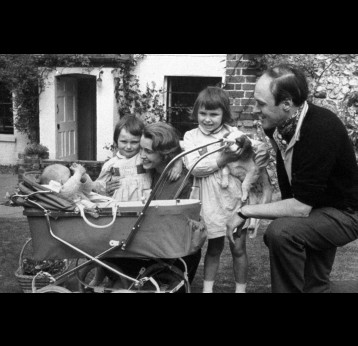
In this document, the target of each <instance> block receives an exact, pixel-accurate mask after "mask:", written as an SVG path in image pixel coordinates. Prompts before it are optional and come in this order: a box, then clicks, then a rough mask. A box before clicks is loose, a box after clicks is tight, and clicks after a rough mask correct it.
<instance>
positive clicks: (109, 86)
mask: <svg viewBox="0 0 358 346" xmlns="http://www.w3.org/2000/svg"><path fill="white" fill-rule="evenodd" d="M112 70H113V68H94V69H92V70H90V71H88V70H86V69H85V68H59V67H58V68H57V72H56V71H54V72H51V73H50V74H49V75H48V78H47V82H46V87H45V90H44V91H43V92H42V93H41V95H40V143H41V144H43V145H45V146H47V147H48V148H49V155H50V159H55V158H56V140H55V138H56V117H55V109H56V107H55V104H56V100H55V97H56V94H55V77H56V76H60V75H69V74H87V75H94V76H96V77H98V76H99V72H100V71H103V73H102V74H101V79H102V82H97V102H96V104H97V108H96V112H97V160H98V161H103V160H106V159H107V158H108V156H109V155H111V153H110V151H108V150H106V149H104V147H105V146H106V145H108V144H111V143H112V137H113V130H114V122H113V119H114V117H115V115H116V110H115V107H114V81H113V74H112Z"/></svg>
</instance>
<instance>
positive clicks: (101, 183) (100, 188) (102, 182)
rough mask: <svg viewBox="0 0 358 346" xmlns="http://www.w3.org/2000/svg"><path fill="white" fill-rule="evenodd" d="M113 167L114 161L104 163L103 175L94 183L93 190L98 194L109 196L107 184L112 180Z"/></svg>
mask: <svg viewBox="0 0 358 346" xmlns="http://www.w3.org/2000/svg"><path fill="white" fill-rule="evenodd" d="M112 165H113V161H112V160H109V161H107V162H105V163H104V165H103V166H102V169H101V173H100V174H99V176H98V178H97V179H96V180H95V181H94V188H93V190H94V191H96V192H97V193H99V194H101V195H104V196H106V195H107V191H106V190H107V184H108V183H109V182H110V181H111V179H112V173H111V167H112Z"/></svg>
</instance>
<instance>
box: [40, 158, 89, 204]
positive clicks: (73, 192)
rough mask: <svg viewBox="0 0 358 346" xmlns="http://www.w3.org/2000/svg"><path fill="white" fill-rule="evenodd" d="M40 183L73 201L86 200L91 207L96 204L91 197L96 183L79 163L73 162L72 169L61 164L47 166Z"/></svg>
mask: <svg viewBox="0 0 358 346" xmlns="http://www.w3.org/2000/svg"><path fill="white" fill-rule="evenodd" d="M71 170H72V171H73V175H72V176H71ZM40 184H41V185H43V186H44V187H47V188H48V189H50V190H52V191H54V192H57V193H59V194H61V195H62V196H63V197H65V198H68V199H69V200H71V201H73V202H84V204H85V206H87V207H90V208H91V207H94V206H95V204H94V203H92V202H90V199H89V196H90V194H91V193H92V189H93V188H94V183H93V181H92V179H91V177H90V176H89V175H88V174H87V173H86V169H85V168H84V167H83V166H82V165H80V164H78V163H73V164H72V165H71V167H70V169H69V168H67V167H66V166H64V165H60V164H53V165H50V166H47V167H46V168H45V169H44V171H43V173H42V175H41V176H40Z"/></svg>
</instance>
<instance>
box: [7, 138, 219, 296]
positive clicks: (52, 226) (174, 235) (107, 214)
mask: <svg viewBox="0 0 358 346" xmlns="http://www.w3.org/2000/svg"><path fill="white" fill-rule="evenodd" d="M220 141H222V140H219V141H215V142H213V143H211V144H215V143H217V142H220ZM211 144H209V145H211ZM205 146H208V145H205ZM202 147H204V146H202ZM200 148H201V147H198V148H196V149H195V150H198V149H200ZM224 148H225V146H223V147H222V148H221V149H220V150H222V149H224ZM192 151H194V150H191V151H190V152H192ZM216 151H218V149H216V150H214V151H212V152H210V153H208V154H211V153H214V152H216ZM187 153H189V152H186V153H182V154H180V155H178V156H177V157H176V158H174V159H173V160H172V161H171V162H170V163H169V164H168V165H167V167H166V168H165V170H164V172H163V173H162V176H164V174H165V173H166V172H167V170H168V168H169V167H170V166H171V165H172V164H173V162H174V161H175V160H177V159H179V158H181V157H182V156H184V155H185V154H187ZM208 154H207V155H208ZM204 157H205V156H204ZM204 157H202V158H204ZM202 158H201V159H202ZM198 161H200V159H199V160H198ZM190 172H191V171H189V172H188V174H187V177H188V176H189V174H190ZM40 174H41V172H39V171H35V172H27V173H25V174H24V181H23V182H22V183H20V184H19V190H20V192H21V193H22V195H21V194H17V195H16V194H15V196H14V198H15V202H14V203H15V204H17V205H22V206H24V215H26V216H27V219H28V223H29V228H30V233H31V238H32V247H33V258H34V259H35V260H47V259H66V260H67V259H79V258H85V259H86V261H85V262H83V263H82V264H80V265H79V266H77V267H75V268H72V269H71V270H69V271H68V272H66V273H64V274H62V275H61V276H60V277H59V278H57V279H54V280H53V281H54V285H55V286H56V285H59V284H61V283H63V282H64V281H65V280H66V278H67V277H69V276H71V275H72V274H74V273H78V272H80V271H81V269H83V268H84V267H86V266H88V265H90V264H92V265H93V264H97V265H100V266H103V267H105V268H106V269H107V270H110V271H111V272H113V273H115V274H117V275H119V276H120V277H122V278H123V277H124V278H126V279H129V281H131V282H132V285H130V287H132V286H133V284H134V287H135V288H136V292H141V290H140V288H141V287H142V286H143V285H144V283H145V282H147V281H148V280H149V281H151V282H152V283H153V286H154V287H155V289H154V290H152V291H155V292H161V291H163V290H162V289H161V288H160V287H159V285H158V284H157V282H156V281H155V279H154V278H153V277H147V276H145V273H144V276H143V275H141V274H139V275H138V276H137V277H136V278H133V277H128V276H127V275H126V274H125V273H121V272H120V271H119V270H118V268H113V267H110V266H108V265H107V264H106V263H105V262H104V261H102V258H106V257H113V258H116V257H117V258H126V257H130V258H149V259H158V263H163V262H161V260H162V259H169V260H170V259H178V258H182V257H184V256H187V255H190V254H191V253H193V252H194V251H197V250H198V249H200V247H201V246H202V245H203V242H204V241H205V238H206V233H205V227H201V226H203V225H202V224H200V209H201V203H200V201H199V200H197V199H176V198H175V199H173V200H153V196H154V194H155V192H156V188H157V186H158V185H159V183H160V181H158V182H157V184H156V186H155V187H154V188H153V190H152V193H151V195H150V196H149V198H148V200H147V201H145V202H140V201H139V202H123V203H117V204H116V208H115V209H113V208H112V209H111V208H102V209H101V208H97V209H96V211H95V212H93V210H92V211H91V212H89V213H88V214H86V217H84V216H83V215H82V214H81V213H79V211H78V208H76V205H74V203H72V202H71V201H69V200H66V199H65V198H63V197H61V196H60V195H58V194H56V193H54V192H52V191H49V190H48V189H46V188H45V187H42V186H41V185H39V184H38V180H37V179H38V177H39V175H40ZM162 176H161V178H162ZM187 177H186V178H187ZM159 180H160V179H159ZM84 219H87V220H89V221H90V222H87V221H86V222H84ZM161 265H163V264H161ZM164 267H167V268H169V269H170V270H171V271H172V272H173V274H174V275H176V276H177V277H180V278H181V279H183V280H181V282H180V284H179V285H178V286H176V287H174V289H173V287H172V288H171V290H170V291H171V292H174V291H176V290H178V289H179V288H180V287H181V286H183V285H185V286H186V287H188V286H189V285H188V278H187V273H186V269H185V271H184V273H183V272H182V271H181V270H179V269H178V268H175V267H174V266H172V265H167V264H165V263H164ZM184 267H186V266H185V265H184ZM149 271H150V270H149ZM150 272H153V271H150ZM157 272H158V271H157V270H156V271H155V273H157ZM142 274H143V273H142ZM55 286H54V287H55ZM41 290H42V291H43V292H47V291H51V289H49V290H46V289H40V290H38V291H37V292H40V291H41ZM61 290H62V289H61ZM61 290H60V291H61ZM117 291H118V292H119V291H121V290H117ZM187 291H189V292H190V288H189V289H188V290H187Z"/></svg>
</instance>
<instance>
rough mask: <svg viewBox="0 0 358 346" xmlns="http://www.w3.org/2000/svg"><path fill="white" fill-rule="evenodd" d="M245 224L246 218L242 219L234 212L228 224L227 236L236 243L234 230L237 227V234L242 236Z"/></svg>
mask: <svg viewBox="0 0 358 346" xmlns="http://www.w3.org/2000/svg"><path fill="white" fill-rule="evenodd" d="M244 224H245V220H244V219H242V218H241V217H240V216H239V215H238V214H237V213H234V215H233V216H232V218H231V219H230V220H229V221H228V223H227V224H226V236H227V237H228V239H229V241H230V242H231V243H233V244H235V240H234V231H235V229H236V233H235V234H236V236H237V237H239V238H240V236H241V232H242V227H243V226H244Z"/></svg>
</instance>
